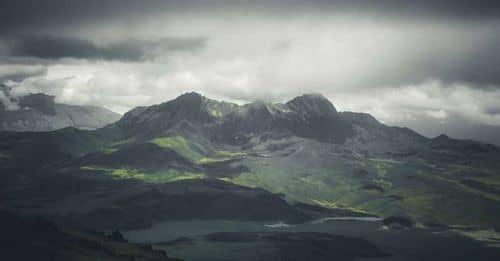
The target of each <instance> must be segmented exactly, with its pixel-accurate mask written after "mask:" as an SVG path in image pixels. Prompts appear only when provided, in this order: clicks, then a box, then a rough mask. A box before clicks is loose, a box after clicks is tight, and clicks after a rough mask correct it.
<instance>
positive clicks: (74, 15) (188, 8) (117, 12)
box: [0, 0, 500, 33]
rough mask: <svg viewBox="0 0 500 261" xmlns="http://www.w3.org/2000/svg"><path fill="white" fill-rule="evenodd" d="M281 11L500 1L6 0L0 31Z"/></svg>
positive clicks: (424, 8)
mask: <svg viewBox="0 0 500 261" xmlns="http://www.w3.org/2000/svg"><path fill="white" fill-rule="evenodd" d="M251 10H254V11H259V12H261V13H262V12H263V13H266V12H267V13H270V14H272V15H279V14H286V13H288V14H297V13H308V12H318V11H320V12H329V11H334V12H335V11H341V12H342V11H352V12H355V13H359V12H361V13H375V14H384V15H399V16H401V15H402V16H416V17H418V16H428V15H431V16H435V17H440V18H443V17H444V18H446V17H451V18H459V19H469V18H471V19H478V18H479V19H484V18H495V19H496V18H498V16H499V15H500V3H499V1H494V0H482V1H467V0H455V1H453V0H434V1H432V0H420V1H415V0H372V1H366V0H312V1H298V0H292V1H280V0H275V1H271V0H256V1H242V0H232V1H229V0H215V1H209V0H205V1H202V0H195V1H193V0H185V1H182V0H165V1H162V0H149V1H135V0H86V1H80V0H16V1H2V2H1V3H0V17H1V18H0V19H1V23H0V32H2V33H7V32H16V31H18V30H28V31H29V30H33V29H34V28H40V27H46V26H51V27H54V26H56V27H60V26H67V25H70V26H71V25H73V26H74V25H79V24H85V23H101V22H103V21H109V20H114V19H118V20H120V19H123V21H127V20H128V19H130V18H132V19H134V18H137V17H140V16H146V15H150V14H152V13H167V14H173V13H177V12H198V13H204V12H214V11H215V12H233V11H234V12H238V11H240V12H246V11H251Z"/></svg>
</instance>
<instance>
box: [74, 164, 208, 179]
mask: <svg viewBox="0 0 500 261" xmlns="http://www.w3.org/2000/svg"><path fill="white" fill-rule="evenodd" d="M81 169H83V170H89V171H98V172H101V173H103V174H104V175H108V176H112V177H113V178H117V179H138V180H142V181H144V182H150V183H165V182H174V181H179V180H188V179H203V178H206V176H205V174H203V173H194V172H189V171H179V170H175V169H170V170H168V171H160V172H153V173H145V172H142V171H141V170H137V169H131V168H115V169H113V168H104V167H99V166H83V167H81Z"/></svg>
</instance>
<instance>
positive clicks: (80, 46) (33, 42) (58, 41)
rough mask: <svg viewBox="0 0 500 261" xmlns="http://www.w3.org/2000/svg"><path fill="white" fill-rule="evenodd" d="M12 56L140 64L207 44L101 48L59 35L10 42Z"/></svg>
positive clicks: (169, 41)
mask: <svg viewBox="0 0 500 261" xmlns="http://www.w3.org/2000/svg"><path fill="white" fill-rule="evenodd" d="M7 42H8V43H9V44H8V45H10V48H8V49H9V50H8V55H9V56H14V57H16V56H19V57H34V58H42V59H59V58H77V59H103V60H123V61H139V60H144V59H148V58H150V56H152V55H153V54H154V52H155V51H161V52H162V53H166V52H176V51H195V50H198V49H200V48H202V47H203V46H204V45H205V39H204V38H162V39H160V40H156V41H138V40H129V41H120V42H116V43H111V44H106V45H102V46H101V45H97V44H95V43H93V42H91V41H89V40H85V39H79V38H69V37H55V36H39V35H30V36H20V37H13V38H10V39H9V40H7Z"/></svg>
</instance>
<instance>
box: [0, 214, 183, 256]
mask: <svg viewBox="0 0 500 261" xmlns="http://www.w3.org/2000/svg"><path fill="white" fill-rule="evenodd" d="M0 221H1V222H0V228H1V229H2V233H1V235H0V243H1V245H2V246H1V249H2V252H1V254H0V256H1V257H2V259H3V260H42V261H44V260H54V261H55V260H61V261H63V260H64V261H67V260H81V261H84V260H88V261H91V260H115V261H119V260H124V261H128V260H144V261H169V260H171V261H173V260H179V259H172V258H169V257H168V256H167V255H166V253H165V251H161V250H153V249H152V248H151V245H142V246H141V245H135V244H130V243H128V242H127V240H125V239H124V238H123V236H122V235H121V233H120V232H119V231H115V232H113V233H110V234H109V235H105V234H104V233H97V232H88V231H80V230H75V229H70V228H65V227H59V226H57V225H55V224H53V223H51V222H50V221H47V220H45V219H43V218H37V217H19V216H16V215H13V214H11V213H8V212H0Z"/></svg>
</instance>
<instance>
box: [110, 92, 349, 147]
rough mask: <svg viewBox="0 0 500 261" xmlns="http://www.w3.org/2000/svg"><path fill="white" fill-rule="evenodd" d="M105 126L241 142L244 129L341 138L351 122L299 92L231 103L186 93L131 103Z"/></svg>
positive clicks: (139, 134)
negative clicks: (282, 98)
mask: <svg viewBox="0 0 500 261" xmlns="http://www.w3.org/2000/svg"><path fill="white" fill-rule="evenodd" d="M111 128H118V129H120V130H121V131H122V132H124V133H127V135H130V136H135V137H141V138H152V137H155V136H161V135H164V134H167V133H169V134H172V133H178V134H180V133H184V134H186V133H188V135H189V133H192V132H196V135H201V136H204V137H206V138H209V137H212V138H217V139H221V141H222V142H227V143H234V142H236V143H241V142H242V141H244V140H246V139H247V138H248V137H247V136H248V134H251V135H255V134H260V135H261V134H264V133H267V134H275V135H279V134H290V135H297V136H299V137H305V138H311V139H316V140H318V141H326V142H333V143H343V142H345V140H346V139H347V137H349V136H351V135H353V133H352V126H351V124H350V123H349V122H346V121H345V120H343V119H342V118H341V117H340V114H339V113H338V112H337V110H336V109H335V107H334V106H333V104H332V103H331V102H330V101H329V100H328V99H326V98H325V97H324V96H322V95H320V94H304V95H302V96H299V97H296V98H294V99H292V100H290V101H289V102H287V103H285V104H281V103H267V102H262V101H256V102H253V103H249V104H245V105H237V104H234V103H227V102H219V101H215V100H211V99H208V98H206V97H204V96H202V95H200V94H198V93H195V92H191V93H186V94H183V95H180V96H179V97H177V98H176V99H174V100H171V101H168V102H165V103H162V104H159V105H153V106H150V107H139V108H136V109H134V110H132V111H130V112H129V113H127V114H125V116H124V117H123V118H122V119H121V120H120V121H119V122H117V123H116V124H115V125H114V126H112V127H111Z"/></svg>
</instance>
